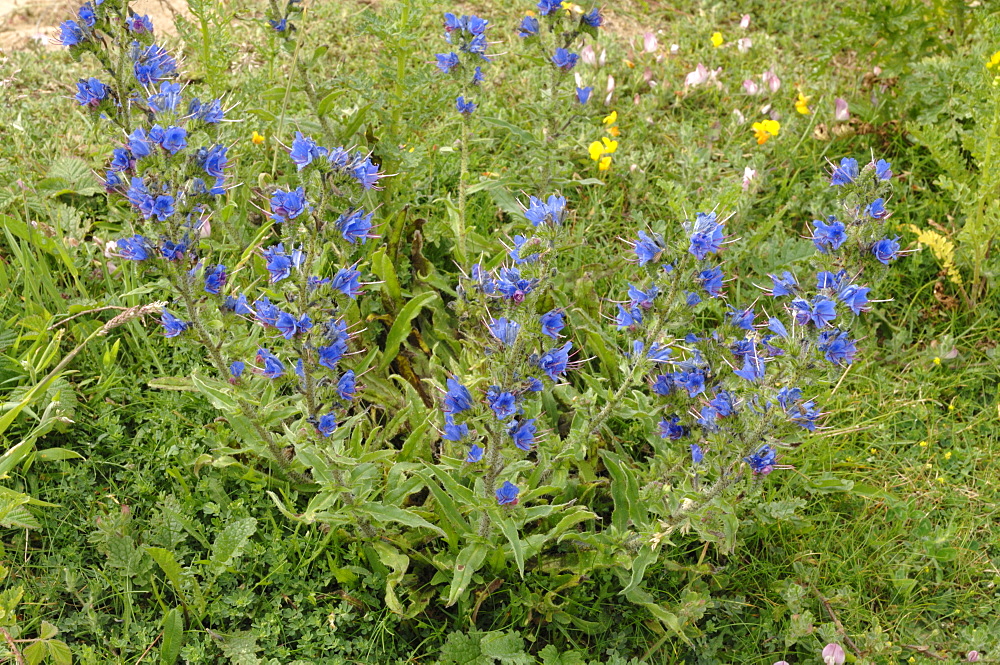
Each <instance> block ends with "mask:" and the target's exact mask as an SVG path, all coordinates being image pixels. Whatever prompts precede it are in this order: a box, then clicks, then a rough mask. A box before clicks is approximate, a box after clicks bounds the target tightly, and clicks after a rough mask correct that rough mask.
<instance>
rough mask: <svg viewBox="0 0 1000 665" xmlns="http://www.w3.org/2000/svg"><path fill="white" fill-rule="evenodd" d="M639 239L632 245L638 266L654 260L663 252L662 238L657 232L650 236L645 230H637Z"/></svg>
mask: <svg viewBox="0 0 1000 665" xmlns="http://www.w3.org/2000/svg"><path fill="white" fill-rule="evenodd" d="M638 235H639V239H638V240H637V241H635V242H634V243H630V244H631V245H632V249H633V250H634V251H635V256H636V258H637V259H638V261H639V265H640V266H644V265H646V264H647V263H649V262H650V261H656V260H657V259H659V258H660V254H661V253H662V252H663V238H661V237H660V236H659V234H656V235H654V236H653V237H650V236H649V235H647V234H646V232H645V231H639V234H638Z"/></svg>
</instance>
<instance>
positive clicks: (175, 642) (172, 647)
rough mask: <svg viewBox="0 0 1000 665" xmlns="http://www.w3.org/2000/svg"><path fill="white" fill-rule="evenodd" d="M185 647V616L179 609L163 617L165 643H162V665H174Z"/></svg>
mask: <svg viewBox="0 0 1000 665" xmlns="http://www.w3.org/2000/svg"><path fill="white" fill-rule="evenodd" d="M182 646H184V616H183V614H182V613H181V610H180V608H179V607H175V608H173V609H171V610H170V611H169V612H167V613H166V614H165V615H163V641H162V642H161V643H160V665H173V664H174V663H175V662H177V658H178V657H180V655H181V647H182Z"/></svg>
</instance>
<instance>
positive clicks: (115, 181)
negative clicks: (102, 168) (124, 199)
mask: <svg viewBox="0 0 1000 665" xmlns="http://www.w3.org/2000/svg"><path fill="white" fill-rule="evenodd" d="M124 186H125V181H124V180H122V179H121V177H119V175H118V174H117V173H115V172H114V171H108V172H107V173H105V174H104V191H106V192H108V193H109V194H110V193H112V192H118V191H119V190H121V188H123V187H124Z"/></svg>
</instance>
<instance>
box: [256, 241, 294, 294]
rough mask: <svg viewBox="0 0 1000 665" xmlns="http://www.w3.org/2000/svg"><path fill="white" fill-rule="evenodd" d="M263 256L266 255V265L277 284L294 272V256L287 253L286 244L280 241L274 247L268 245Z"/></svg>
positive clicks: (272, 279) (272, 281) (273, 281)
mask: <svg viewBox="0 0 1000 665" xmlns="http://www.w3.org/2000/svg"><path fill="white" fill-rule="evenodd" d="M261 256H263V257H264V267H265V268H267V271H268V272H269V273H270V274H271V283H272V284H276V283H277V282H280V281H281V280H283V279H286V278H288V277H290V276H291V274H292V258H291V257H290V256H288V255H287V254H285V246H284V244H283V243H280V242H279V243H278V244H277V245H275V246H273V247H268V248H267V249H265V250H264V251H263V252H261Z"/></svg>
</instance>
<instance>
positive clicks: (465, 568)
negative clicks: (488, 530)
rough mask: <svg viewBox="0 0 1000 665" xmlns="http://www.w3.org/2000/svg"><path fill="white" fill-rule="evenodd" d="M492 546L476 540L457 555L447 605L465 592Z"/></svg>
mask: <svg viewBox="0 0 1000 665" xmlns="http://www.w3.org/2000/svg"><path fill="white" fill-rule="evenodd" d="M489 552H490V548H489V546H488V545H486V543H481V542H478V541H477V542H474V543H470V544H468V545H466V546H465V547H464V548H463V549H462V551H461V552H459V553H458V556H457V557H455V570H454V573H453V576H452V578H451V586H450V587H449V588H448V602H446V603H445V607H451V606H452V605H454V604H455V603H456V602H458V598H459V596H461V595H462V594H463V593H465V589H466V588H467V587H468V586H469V582H471V581H472V576H473V575H474V574H475V573H476V571H477V570H479V567H480V566H481V565H483V561H485V560H486V555H487V554H489Z"/></svg>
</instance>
